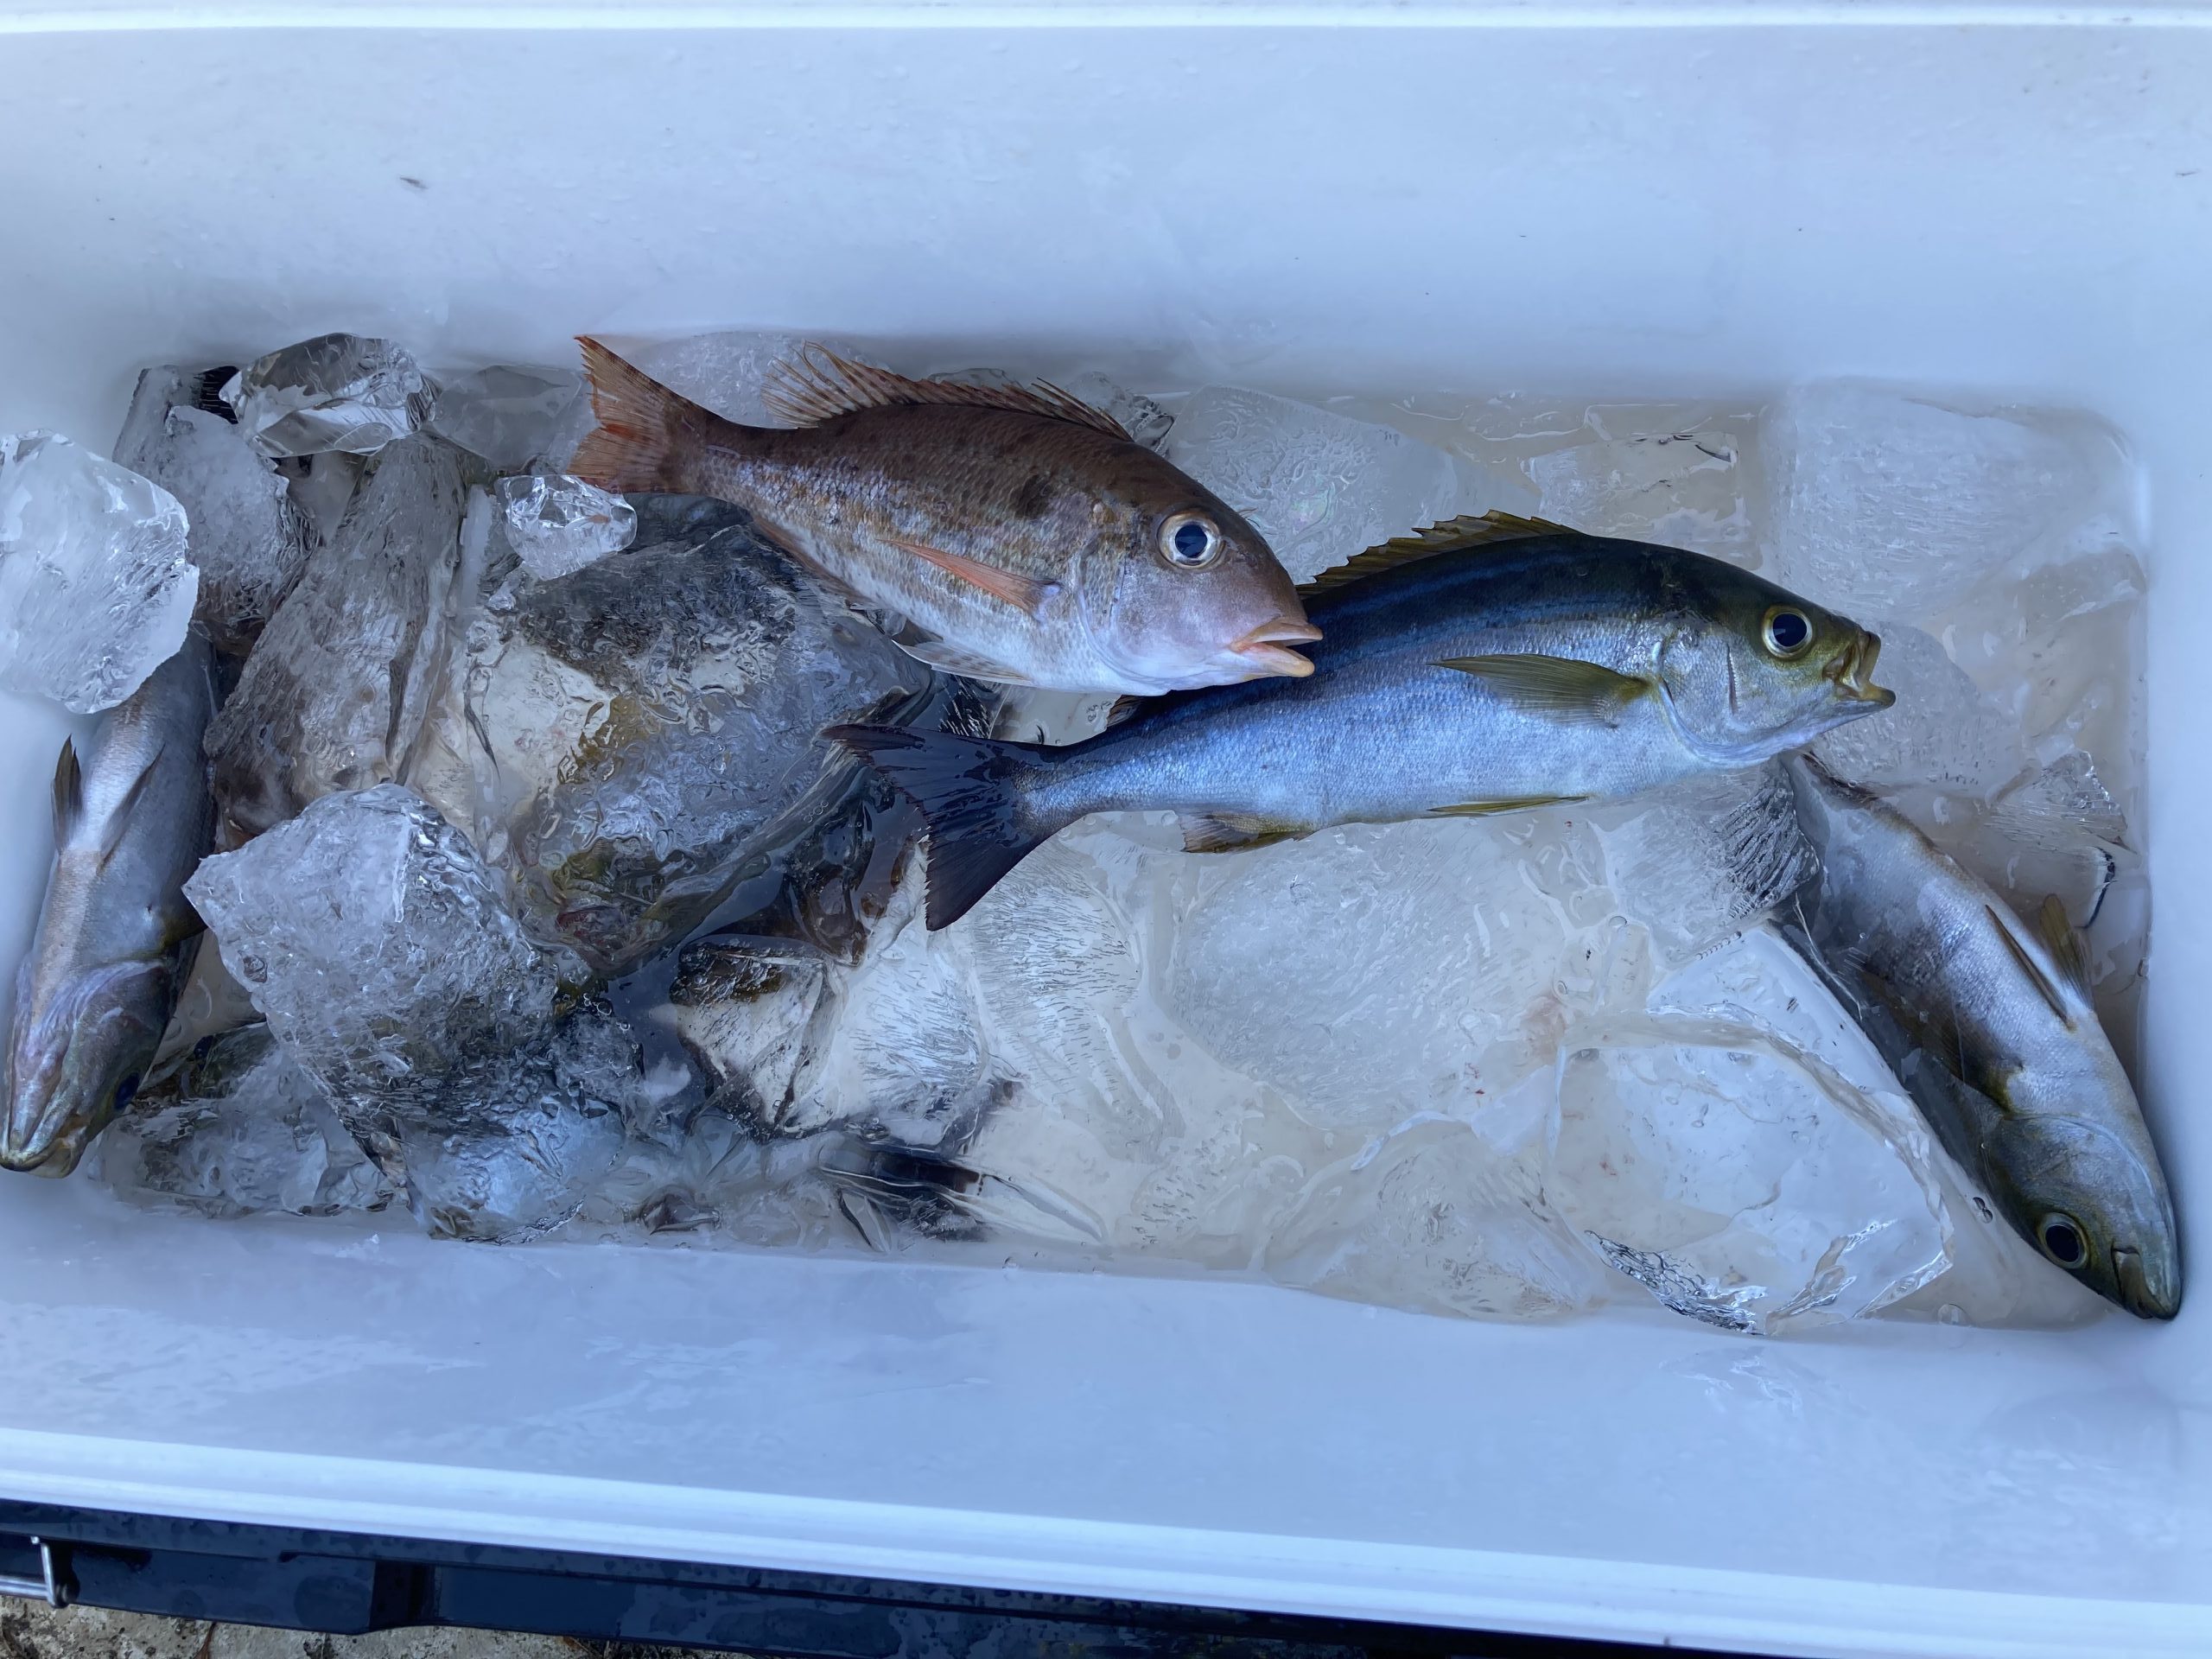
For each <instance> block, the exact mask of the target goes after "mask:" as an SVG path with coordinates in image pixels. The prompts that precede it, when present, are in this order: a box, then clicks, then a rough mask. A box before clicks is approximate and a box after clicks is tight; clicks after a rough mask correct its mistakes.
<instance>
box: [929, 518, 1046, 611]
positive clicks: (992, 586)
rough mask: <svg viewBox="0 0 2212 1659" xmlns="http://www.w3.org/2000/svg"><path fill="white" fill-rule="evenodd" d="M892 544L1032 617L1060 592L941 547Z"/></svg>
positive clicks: (1031, 578) (1030, 577)
mask: <svg viewBox="0 0 2212 1659" xmlns="http://www.w3.org/2000/svg"><path fill="white" fill-rule="evenodd" d="M890 539H891V545H892V546H893V547H895V548H897V549H899V550H900V551H901V552H904V553H911V554H912V555H913V556H915V557H916V558H918V559H921V560H924V561H925V562H927V563H931V564H933V565H935V566H936V567H937V568H938V569H940V570H942V571H944V573H945V575H949V576H957V577H958V578H959V579H960V580H961V581H962V582H966V583H968V585H969V586H970V587H971V588H982V590H983V591H984V592H985V593H987V594H991V595H992V596H993V597H994V598H997V599H1002V600H1004V601H1006V602H1007V604H1009V605H1011V606H1013V607H1014V609H1016V610H1018V611H1025V612H1027V613H1028V614H1030V615H1031V616H1034V615H1036V614H1037V613H1038V611H1039V608H1040V607H1042V606H1043V605H1044V603H1045V601H1046V600H1048V599H1050V598H1051V597H1052V595H1053V594H1055V593H1057V592H1058V589H1059V584H1058V582H1039V581H1037V580H1036V579H1035V578H1034V577H1032V576H1025V575H1018V574H1017V573H1015V572H1014V571H1012V570H1001V569H999V568H998V566H996V565H995V564H985V563H982V561H981V560H979V559H970V558H963V556H961V555H959V554H957V553H948V552H946V551H945V550H944V549H943V548H941V547H931V545H930V544H929V543H926V542H902V541H899V540H898V539H896V538H895V537H893V538H890Z"/></svg>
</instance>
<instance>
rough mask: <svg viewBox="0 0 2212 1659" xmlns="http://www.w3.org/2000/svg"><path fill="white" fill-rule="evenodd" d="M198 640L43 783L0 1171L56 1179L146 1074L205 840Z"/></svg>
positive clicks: (210, 698)
mask: <svg viewBox="0 0 2212 1659" xmlns="http://www.w3.org/2000/svg"><path fill="white" fill-rule="evenodd" d="M214 710H215V688H214V682H213V654H212V652H210V650H209V647H208V645H207V641H206V640H205V639H203V638H202V637H201V636H200V635H199V634H198V633H194V634H192V635H190V636H189V637H188V639H186V641H185V645H184V648H183V649H182V650H181V651H180V652H177V654H176V655H175V656H174V657H172V658H169V660H168V662H166V663H164V664H162V666H161V667H160V668H158V669H156V671H154V673H153V675H152V676H151V677H149V679H148V680H147V682H146V683H145V684H144V685H143V686H141V687H140V688H139V690H138V691H137V694H136V695H134V696H131V697H130V700H129V701H127V702H124V703H122V704H120V705H119V706H118V707H117V708H115V709H112V710H111V711H110V712H109V713H108V715H106V717H105V719H103V720H102V721H101V722H100V726H99V731H98V732H97V733H96V734H94V735H93V738H92V744H91V746H90V747H89V749H88V750H87V754H86V759H85V760H84V761H83V762H82V763H81V764H80V762H79V759H78V755H77V751H76V748H75V746H74V745H73V744H71V743H64V744H63V745H62V747H61V760H60V765H59V766H57V767H56V768H55V770H54V873H53V874H52V876H51V877H50V878H49V879H48V882H47V888H46V904H45V907H44V909H43V910H41V912H40V914H39V923H38V934H37V937H36V938H35V940H34V942H33V944H32V945H31V952H30V955H29V957H26V958H25V959H24V962H23V965H22V972H21V974H20V975H19V976H18V978H17V980H16V1024H15V1032H14V1037H13V1040H12V1041H11V1042H10V1045H9V1050H8V1115H7V1121H6V1123H5V1124H4V1125H0V1165H3V1166H6V1167H7V1168H10V1169H22V1170H33V1171H35V1172H36V1173H39V1174H41V1175H67V1173H69V1172H70V1171H71V1170H73V1169H74V1168H75V1167H76V1166H77V1160H79V1158H81V1157H83V1156H84V1153H85V1148H86V1147H87V1146H88V1145H90V1144H91V1142H92V1137H93V1136H94V1135H98V1134H99V1131H100V1130H101V1128H103V1127H104V1126H105V1124H106V1123H107V1122H108V1120H109V1119H110V1118H111V1117H112V1116H114V1115H115V1112H116V1110H117V1109H118V1108H119V1107H121V1106H123V1105H124V1104H125V1103H128V1102H129V1100H130V1096H132V1094H134V1093H135V1092H136V1091H137V1087H138V1084H139V1082H140V1080H141V1079H142V1078H143V1077H144V1076H145V1073H146V1071H147V1070H148V1068H149V1066H150V1065H152V1063H153V1059H154V1055H155V1052H156V1049H157V1048H158V1047H159V1046H160V1044H161V1040H162V1031H163V1029H164V1028H165V1027H167V1026H168V1021H169V1015H170V1014H171V1012H172V1011H173V1010H174V1009H175V1006H176V999H177V991H178V988H179V987H180V986H181V984H182V982H183V979H184V969H185V967H186V965H187V960H188V957H189V954H190V952H191V950H192V948H193V942H194V939H195V938H197V937H198V935H199V933H200V918H199V917H198V916H197V915H195V914H194V912H193V909H192V906H190V905H188V904H187V903H186V902H185V898H184V882H185V878H186V877H188V876H189V875H190V874H192V872H193V869H194V867H195V866H196V865H197V864H198V863H199V862H200V858H201V857H202V856H203V855H205V854H206V853H207V849H208V847H209V845H210V843H211V842H213V837H214V805H213V799H212V798H211V796H210V795H209V792H208V787H207V760H206V759H205V757H204V756H203V755H202V754H201V753H200V740H201V737H202V735H203V734H204V733H205V732H206V730H207V722H208V721H209V720H210V719H211V718H212V717H213V714H214Z"/></svg>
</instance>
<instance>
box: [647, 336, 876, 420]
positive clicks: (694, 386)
mask: <svg viewBox="0 0 2212 1659" xmlns="http://www.w3.org/2000/svg"><path fill="white" fill-rule="evenodd" d="M810 345H818V346H825V347H827V348H828V349H829V350H830V351H833V352H835V353H837V354H838V355H839V356H840V357H847V358H853V359H859V357H860V353H857V352H855V350H854V349H853V348H852V347H851V346H849V345H847V344H846V343H844V342H843V341H842V340H835V339H830V338H826V337H824V336H823V335H820V334H790V333H785V332H783V331H779V330H765V329H733V330H729V331H728V332H726V333H722V334H695V335H692V336H691V337H690V338H689V339H686V340H660V341H657V342H656V343H654V344H652V345H650V346H639V347H638V348H637V349H636V351H635V352H634V353H625V355H626V356H627V357H628V358H629V360H630V361H631V362H632V364H634V365H636V366H637V367H638V368H639V369H641V370H643V371H644V372H645V373H647V374H649V375H651V376H652V378H654V379H656V380H658V381H659V382H660V383H661V385H664V386H666V387H667V388H668V389H669V390H670V391H674V392H678V393H680V394H682V395H683V397H689V398H690V400H691V401H692V402H693V403H695V404H702V405H703V406H704V407H706V408H708V409H711V410H714V411H715V414H717V415H719V416H721V417H722V418H723V419H725V420H730V421H735V422H737V423H739V424H740V425H741V426H785V425H787V424H789V423H787V422H785V420H784V419H782V417H780V416H776V415H773V414H771V413H770V412H769V410H768V406H767V404H765V403H763V402H762V401H761V393H762V391H764V390H765V389H766V386H767V384H768V379H769V376H770V373H771V372H772V371H773V370H774V368H775V367H776V365H778V364H779V363H785V362H796V361H798V359H799V357H800V355H801V353H804V350H805V349H806V347H807V346H810Z"/></svg>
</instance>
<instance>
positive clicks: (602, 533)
mask: <svg viewBox="0 0 2212 1659" xmlns="http://www.w3.org/2000/svg"><path fill="white" fill-rule="evenodd" d="M499 505H500V507H501V509H502V511H503V512H504V514H505V524H506V532H507V544H508V545H509V546H511V547H512V548H513V549H514V550H515V552H516V553H517V554H518V556H520V557H521V559H522V562H523V564H524V568H525V569H528V570H529V572H530V574H531V575H533V576H536V577H537V579H538V580H539V581H540V582H553V581H556V580H558V579H559V578H560V577H562V576H566V575H573V574H574V573H575V572H576V571H578V570H581V569H583V568H584V566H586V565H588V564H593V563H597V562H598V561H599V560H601V559H603V558H605V557H606V556H607V555H608V554H610V553H620V551H621V550H623V549H624V548H626V547H627V546H629V545H630V543H632V541H633V540H635V539H636V537H637V534H638V514H637V510H636V509H635V508H633V507H632V506H631V505H630V504H629V503H628V502H627V501H625V500H624V499H622V498H621V497H620V496H619V495H610V494H609V493H607V492H606V491H605V490H602V489H601V488H600V487H599V486H597V485H595V484H587V483H585V482H584V481H583V480H582V479H580V478H570V477H569V476H568V475H567V474H553V475H551V476H550V477H548V476H543V475H537V476H532V477H529V478H503V479H501V480H499Z"/></svg>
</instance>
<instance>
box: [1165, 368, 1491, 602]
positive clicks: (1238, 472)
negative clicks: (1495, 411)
mask: <svg viewBox="0 0 2212 1659" xmlns="http://www.w3.org/2000/svg"><path fill="white" fill-rule="evenodd" d="M1166 454H1167V458H1168V459H1169V460H1171V461H1173V462H1174V463H1175V464H1176V465H1177V466H1179V467H1182V468H1183V470H1184V471H1185V472H1187V473H1188V474H1191V476H1192V477H1193V478H1195V479H1197V480H1198V482H1199V483H1201V484H1203V485H1205V486H1206V487H1207V488H1208V489H1210V490H1211V491H1212V492H1213V493H1215V494H1216V495H1217V496H1219V497H1220V498H1221V499H1223V500H1224V501H1226V502H1227V503H1228V504H1229V505H1230V506H1232V507H1234V508H1236V510H1237V511H1238V512H1241V513H1243V514H1244V515H1245V517H1247V518H1249V519H1250V520H1251V521H1252V523H1253V524H1255V525H1256V526H1257V527H1258V528H1259V531H1260V533H1261V534H1262V535H1263V536H1265V537H1267V538H1268V545H1269V546H1270V547H1272V548H1274V551H1275V556H1276V557H1277V558H1278V559H1280V560H1281V562H1282V566H1283V569H1286V570H1287V571H1288V572H1289V573H1290V575H1291V577H1292V579H1293V580H1294V581H1297V582H1305V581H1307V580H1309V579H1311V578H1312V577H1313V576H1315V575H1319V574H1320V573H1321V572H1322V571H1324V570H1326V569H1332V567H1334V566H1336V565H1339V564H1342V563H1344V561H1345V560H1347V559H1349V558H1351V557H1352V556H1354V555H1355V554H1357V553H1360V552H1362V551H1363V550H1366V549H1368V548H1370V547H1372V546H1374V545H1375V544H1376V543H1378V542H1383V541H1387V540H1389V538H1390V537H1393V536H1402V535H1404V534H1406V533H1407V532H1408V531H1412V530H1417V529H1420V528H1421V526H1423V525H1426V524H1435V523H1437V522H1438V521H1440V520H1441V519H1445V518H1451V517H1452V516H1453V515H1454V514H1455V513H1458V512H1460V511H1461V505H1460V485H1459V472H1458V470H1457V468H1455V467H1453V466H1452V457H1451V456H1449V455H1447V454H1445V453H1444V452H1443V451H1442V450H1440V449H1432V448H1429V447H1428V446H1427V444H1424V443H1421V442H1417V441H1416V440H1414V439H1412V438H1409V437H1408V436H1406V435H1405V434H1403V433H1402V432H1397V431H1394V430H1392V429H1390V428H1389V427H1387V426H1376V425H1372V424H1370V423H1367V422H1365V421H1356V420H1352V419H1351V418H1350V417H1348V416H1344V415H1340V414H1338V413H1337V412H1336V411H1335V410H1327V409H1321V408H1318V407H1316V406H1315V405H1314V404H1302V403H1298V402H1294V400H1292V399H1291V398H1288V397H1276V396H1274V394H1273V393H1271V392H1265V391H1251V390H1249V388H1246V387H1243V386H1206V387H1203V388H1201V389H1200V390H1199V391H1195V392H1193V393H1192V394H1191V397H1190V398H1189V399H1188V400H1187V401H1186V402H1185V404H1183V406H1182V408H1181V409H1180V410H1178V411H1177V413H1176V416H1175V429H1174V431H1173V432H1172V433H1171V434H1170V435H1168V439H1167V449H1166Z"/></svg>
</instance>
